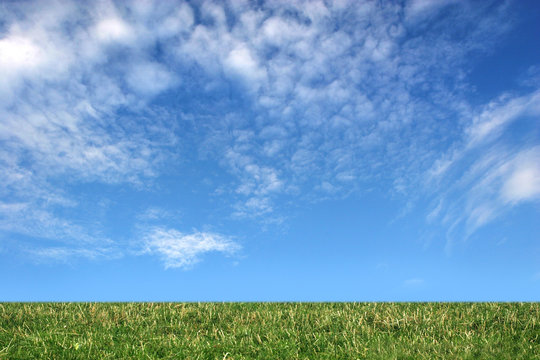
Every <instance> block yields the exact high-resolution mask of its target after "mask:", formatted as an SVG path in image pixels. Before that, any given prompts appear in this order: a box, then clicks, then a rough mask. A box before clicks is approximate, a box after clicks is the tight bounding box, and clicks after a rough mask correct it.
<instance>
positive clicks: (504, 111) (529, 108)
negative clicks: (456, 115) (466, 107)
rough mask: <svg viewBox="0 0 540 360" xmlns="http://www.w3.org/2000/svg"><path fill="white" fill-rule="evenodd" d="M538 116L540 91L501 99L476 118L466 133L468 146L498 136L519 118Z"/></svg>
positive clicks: (539, 112)
mask: <svg viewBox="0 0 540 360" xmlns="http://www.w3.org/2000/svg"><path fill="white" fill-rule="evenodd" d="M539 115H540V90H538V91H535V92H533V93H531V94H527V95H524V96H520V97H515V98H508V96H503V97H502V98H501V99H499V100H497V101H494V102H491V103H490V104H489V105H487V106H486V108H485V110H484V111H482V113H481V114H480V115H478V116H476V117H475V118H474V120H473V122H472V124H471V125H470V126H469V127H468V128H467V130H466V132H467V134H468V136H469V142H470V146H472V145H476V144H477V143H479V142H481V141H483V140H485V139H486V138H492V137H496V136H498V135H500V133H501V132H502V131H503V130H504V128H505V127H506V126H508V125H509V124H510V123H511V122H513V121H515V120H516V119H518V118H519V117H520V116H539Z"/></svg>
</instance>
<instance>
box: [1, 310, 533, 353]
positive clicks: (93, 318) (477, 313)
mask: <svg viewBox="0 0 540 360" xmlns="http://www.w3.org/2000/svg"><path fill="white" fill-rule="evenodd" d="M539 322H540V305H539V304H538V303H525V304H522V303H201V304H196V303H120V304H116V303H114V304H113V303H0V359H87V358H94V359H106V358H115V359H126V358H137V359H161V358H165V359H220V360H221V359H441V358H444V359H479V358H480V359H540V345H539V342H540V324H539Z"/></svg>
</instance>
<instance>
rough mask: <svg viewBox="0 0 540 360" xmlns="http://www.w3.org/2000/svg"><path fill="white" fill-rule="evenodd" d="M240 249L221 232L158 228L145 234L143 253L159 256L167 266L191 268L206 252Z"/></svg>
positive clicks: (228, 251)
mask: <svg viewBox="0 0 540 360" xmlns="http://www.w3.org/2000/svg"><path fill="white" fill-rule="evenodd" d="M239 249H240V245H239V244H238V243H236V242H234V241H233V240H231V239H230V238H228V237H225V236H223V235H220V234H216V233H211V232H199V231H196V232H193V233H190V234H186V233H182V232H179V231H177V230H175V229H167V228H156V229H154V230H152V231H151V232H150V233H149V234H147V235H146V236H145V239H144V250H143V253H144V254H153V255H157V256H159V257H160V258H161V260H162V261H163V262H164V264H165V268H183V269H189V268H191V267H192V266H193V265H195V264H196V263H198V262H199V261H200V260H201V257H202V256H203V255H204V254H206V253H210V252H220V253H224V254H226V255H231V254H233V253H235V252H236V251H238V250H239Z"/></svg>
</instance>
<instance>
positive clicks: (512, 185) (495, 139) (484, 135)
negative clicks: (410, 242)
mask: <svg viewBox="0 0 540 360" xmlns="http://www.w3.org/2000/svg"><path fill="white" fill-rule="evenodd" d="M538 94H539V92H538V90H536V91H533V92H531V93H529V94H526V95H522V96H517V97H511V96H508V95H507V96H504V97H502V98H501V99H499V100H497V101H495V102H492V103H490V104H488V105H486V106H485V108H483V109H481V110H480V112H479V115H477V116H473V117H472V119H471V122H470V125H468V126H467V127H465V129H464V133H463V136H462V137H461V141H459V140H458V141H457V142H456V145H455V147H453V148H452V149H451V150H450V151H449V152H448V153H447V154H445V155H444V156H443V157H442V158H440V159H439V160H438V161H436V162H435V165H434V166H433V168H432V169H431V170H430V171H428V174H429V175H428V180H427V182H428V184H430V185H428V188H430V189H432V190H433V191H435V192H437V195H436V196H435V200H434V206H433V208H432V210H431V212H430V213H429V215H428V220H429V221H430V222H432V221H433V219H434V218H439V219H441V221H442V222H443V223H445V224H447V225H449V226H450V229H451V233H454V236H455V233H456V231H458V229H459V228H460V224H461V225H462V226H463V228H464V236H466V237H467V236H469V235H471V234H472V233H473V232H474V231H476V230H477V229H478V228H479V227H481V226H484V225H486V224H487V223H489V222H491V221H493V220H494V219H496V218H497V217H499V216H500V215H502V214H504V213H505V212H506V211H508V210H509V209H510V208H511V207H513V206H516V205H519V204H521V203H523V202H527V201H535V200H538V198H539V193H540V167H539V165H538V164H540V149H539V147H538V145H537V143H536V141H535V139H534V138H531V137H530V136H529V131H530V130H531V129H534V128H535V123H536V118H537V117H538V116H539V115H540V97H539V95H538ZM518 125H519V126H520V127H521V128H522V129H525V130H524V131H511V132H508V131H504V129H505V128H507V127H510V126H518ZM451 237H452V236H451Z"/></svg>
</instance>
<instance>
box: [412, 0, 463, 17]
mask: <svg viewBox="0 0 540 360" xmlns="http://www.w3.org/2000/svg"><path fill="white" fill-rule="evenodd" d="M458 1H459V0H412V1H410V2H409V3H408V4H407V6H406V8H405V14H406V15H405V16H406V17H407V19H408V20H410V21H418V20H421V19H422V18H424V17H427V16H429V15H432V14H435V13H436V12H437V11H439V10H441V9H442V8H443V7H445V6H447V5H449V4H452V3H456V2H458Z"/></svg>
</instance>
